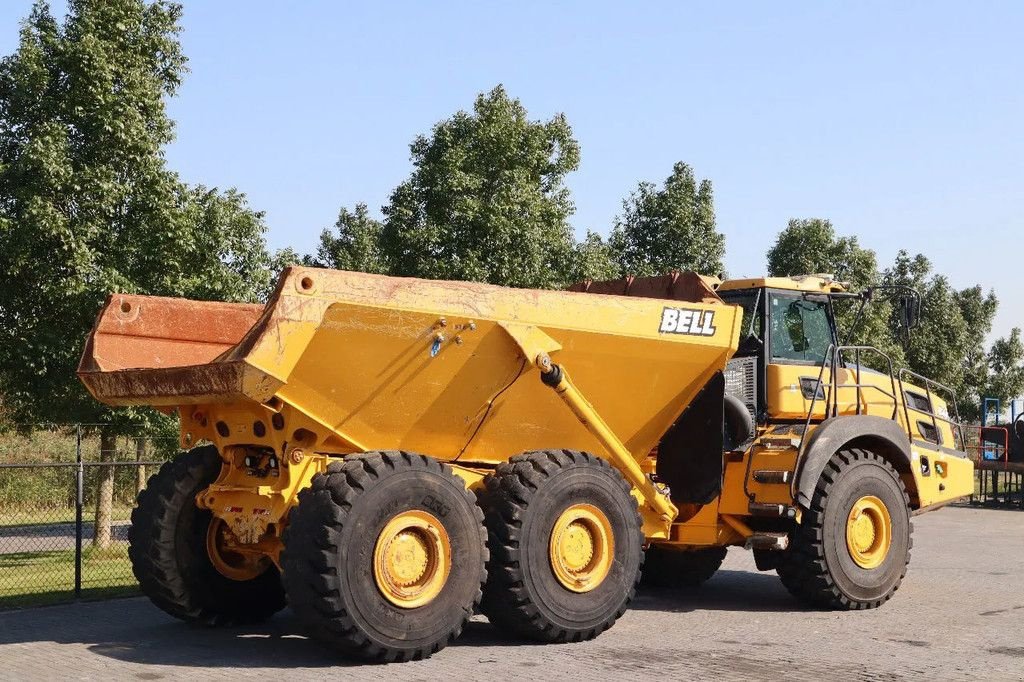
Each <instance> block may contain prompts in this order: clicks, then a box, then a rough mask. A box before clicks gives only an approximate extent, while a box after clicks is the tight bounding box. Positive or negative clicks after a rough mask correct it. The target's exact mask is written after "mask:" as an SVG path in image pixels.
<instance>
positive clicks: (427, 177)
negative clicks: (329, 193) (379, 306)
mask: <svg viewBox="0 0 1024 682" xmlns="http://www.w3.org/2000/svg"><path fill="white" fill-rule="evenodd" d="M410 150H411V153H412V162H413V171H412V174H411V175H410V176H409V178H408V179H407V180H405V181H404V182H402V183H401V184H400V185H399V186H398V187H397V188H396V189H395V191H394V192H393V193H392V194H391V200H390V203H389V204H388V205H387V206H385V207H384V216H385V219H384V226H383V232H382V241H381V243H382V249H383V253H384V258H385V259H386V260H387V261H388V262H389V263H390V270H391V272H392V273H393V274H397V275H412V276H417V277H431V278H436V279H454V280H472V281H478V282H489V283H492V284H504V285H509V286H519V287H537V288H548V287H555V286H560V285H562V284H564V283H565V279H566V278H565V274H566V267H567V261H568V259H569V257H570V256H571V252H572V246H573V240H572V231H571V228H570V226H569V222H568V219H569V216H570V215H571V214H572V212H573V210H574V208H573V204H572V201H571V199H570V196H569V190H568V188H567V187H565V185H564V180H565V176H566V174H568V173H570V172H572V171H574V170H576V168H577V166H578V165H579V145H578V144H577V142H576V140H575V139H574V138H573V136H572V129H571V128H570V127H569V123H568V122H567V121H566V119H565V117H564V116H563V115H561V114H558V115H556V116H554V117H552V118H551V119H550V120H548V121H532V120H530V119H529V118H528V115H527V112H526V109H525V108H524V107H523V105H522V104H521V103H520V102H519V100H518V99H513V98H510V97H509V96H508V94H507V93H506V92H505V89H504V88H503V87H502V86H500V85H499V86H497V87H495V88H494V89H493V90H491V91H490V92H488V93H486V94H481V95H480V96H478V97H477V99H476V102H475V103H474V105H473V111H472V112H466V111H459V112H458V113H456V114H455V115H454V116H452V117H451V118H448V119H446V120H444V121H441V122H440V123H438V124H437V125H435V126H434V128H433V130H432V132H431V134H430V135H429V136H419V137H417V138H416V139H415V140H414V141H413V143H412V145H411V146H410Z"/></svg>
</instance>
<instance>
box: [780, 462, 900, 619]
mask: <svg viewBox="0 0 1024 682" xmlns="http://www.w3.org/2000/svg"><path fill="white" fill-rule="evenodd" d="M912 532H913V524H912V523H911V521H910V499H909V497H908V496H907V491H906V488H905V487H904V485H903V482H902V481H901V480H900V477H899V474H898V473H897V472H896V470H895V469H893V468H892V465H890V464H889V463H888V462H887V461H885V460H884V459H882V458H881V457H879V456H878V455H876V454H874V453H872V452H868V451H866V450H860V449H848V450H840V451H839V452H837V453H836V454H835V455H833V456H832V459H831V460H830V461H829V463H828V465H827V466H826V467H825V470H824V471H823V472H822V474H821V478H820V479H819V481H818V485H817V487H816V488H815V491H814V496H813V498H812V500H811V507H810V509H809V510H807V511H806V513H805V514H804V517H803V520H802V523H801V524H800V525H799V526H797V527H796V528H794V530H793V531H792V532H791V533H790V545H789V549H787V550H786V552H785V553H784V554H783V555H782V556H781V557H780V558H779V564H778V568H777V570H778V573H779V577H780V578H781V579H782V583H783V584H784V585H785V586H786V588H787V589H788V590H789V591H790V592H791V593H792V594H794V595H795V596H797V597H798V598H800V599H801V600H803V601H805V602H807V603H809V604H811V605H814V606H819V607H826V608H834V609H870V608H876V607H878V606H880V605H881V604H883V603H884V602H886V601H888V599H889V598H890V597H892V595H893V594H894V593H895V592H896V590H897V589H898V588H899V586H900V582H901V581H902V580H903V576H904V575H905V574H906V572H907V564H908V563H909V561H910V548H911V545H912V542H911V533H912Z"/></svg>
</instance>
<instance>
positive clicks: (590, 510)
mask: <svg viewBox="0 0 1024 682" xmlns="http://www.w3.org/2000/svg"><path fill="white" fill-rule="evenodd" d="M548 552H549V554H550V558H551V568H552V569H553V570H554V573H555V578H557V579H558V582H559V583H561V584H562V587H564V588H565V589H567V590H571V591H573V592H589V591H590V590H592V589H594V588H595V587H597V586H598V585H600V584H601V583H602V582H603V581H604V579H605V578H606V577H607V576H608V572H609V571H610V570H611V567H612V557H613V556H614V554H615V537H614V535H613V534H612V524H611V523H610V522H609V521H608V517H607V516H605V515H604V512H602V511H601V510H600V509H598V508H597V507H595V506H594V505H591V504H574V505H572V506H571V507H569V508H568V509H566V510H565V511H564V512H562V514H561V516H559V517H558V520H557V521H555V525H554V527H553V528H552V529H551V543H550V545H549V546H548Z"/></svg>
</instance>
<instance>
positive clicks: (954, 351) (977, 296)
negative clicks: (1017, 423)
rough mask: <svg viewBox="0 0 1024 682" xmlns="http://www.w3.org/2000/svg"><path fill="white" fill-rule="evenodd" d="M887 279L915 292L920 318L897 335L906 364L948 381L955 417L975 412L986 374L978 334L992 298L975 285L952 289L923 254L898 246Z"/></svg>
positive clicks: (992, 308) (984, 331)
mask: <svg viewBox="0 0 1024 682" xmlns="http://www.w3.org/2000/svg"><path fill="white" fill-rule="evenodd" d="M883 279H884V281H885V282H886V283H888V284H902V285H906V286H911V287H914V288H915V289H917V290H918V291H919V292H920V293H921V320H920V322H919V324H918V327H917V328H916V329H914V331H913V333H911V334H909V335H906V336H904V337H902V338H900V339H899V343H900V345H901V346H902V348H903V352H904V355H905V357H906V364H907V366H908V367H909V368H910V369H911V370H913V371H914V372H917V373H918V374H921V375H923V376H926V377H928V378H930V379H933V380H935V381H938V382H940V383H942V384H945V385H946V386H948V387H949V388H950V389H951V390H952V391H953V394H954V396H955V397H956V400H957V404H958V407H959V408H960V413H961V417H963V418H965V419H975V418H977V414H978V410H979V401H980V396H981V393H982V391H983V388H984V383H985V381H986V377H987V371H986V369H985V363H986V352H985V350H984V340H985V337H986V336H988V333H989V332H990V331H991V329H992V320H993V318H994V317H995V313H996V308H997V306H998V301H997V300H996V297H995V294H993V293H991V292H990V293H989V294H987V295H985V294H983V293H982V290H981V287H977V286H976V287H969V288H966V289H963V290H957V289H955V288H954V287H953V286H952V285H951V284H950V283H949V280H948V279H947V278H946V277H945V276H943V275H941V274H936V273H934V272H933V271H932V264H931V262H930V261H929V260H928V259H927V258H926V257H925V256H923V255H921V254H918V255H916V256H913V257H911V256H910V255H909V254H908V253H907V252H906V251H900V252H899V254H898V255H897V256H896V260H895V262H894V263H893V265H892V267H890V268H888V269H887V270H886V271H885V274H884V278H883Z"/></svg>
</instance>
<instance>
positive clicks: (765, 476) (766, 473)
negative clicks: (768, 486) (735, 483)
mask: <svg viewBox="0 0 1024 682" xmlns="http://www.w3.org/2000/svg"><path fill="white" fill-rule="evenodd" d="M792 477H793V472H792V471H789V470H786V469H783V470H779V471H777V470H774V469H758V470H757V471H755V472H754V480H755V481H757V482H758V483H789V482H790V480H792Z"/></svg>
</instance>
